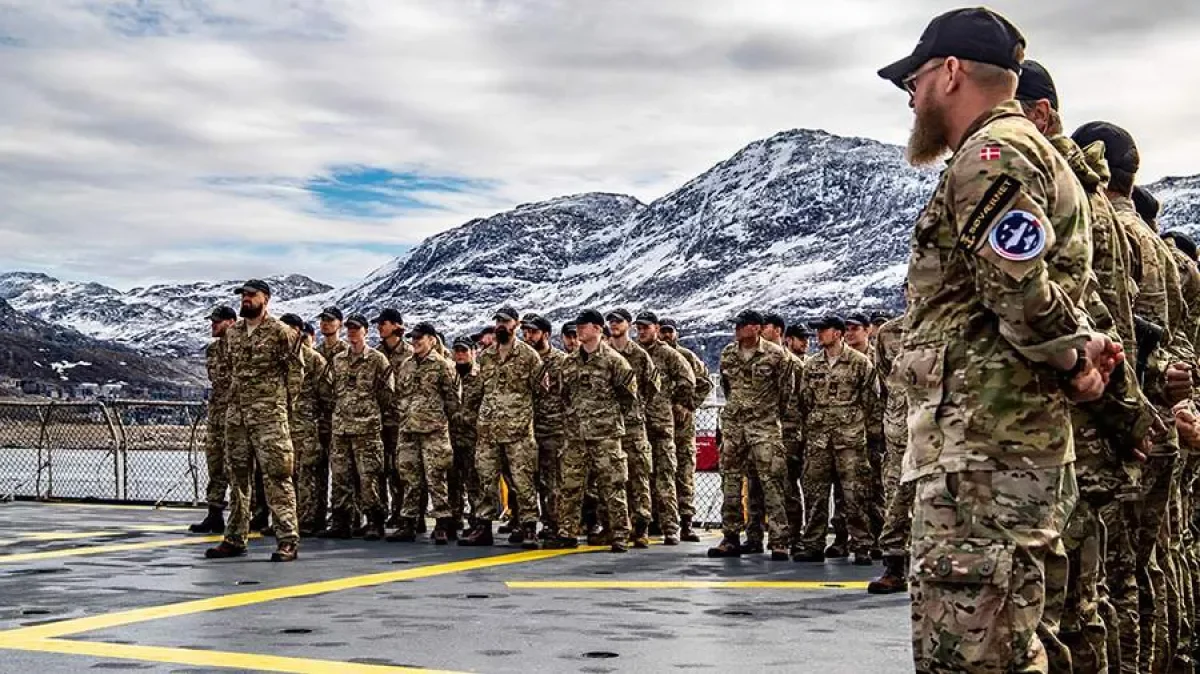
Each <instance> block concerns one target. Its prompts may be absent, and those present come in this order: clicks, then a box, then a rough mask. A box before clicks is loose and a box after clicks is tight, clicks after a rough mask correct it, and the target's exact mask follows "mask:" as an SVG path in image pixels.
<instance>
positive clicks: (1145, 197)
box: [1133, 185, 1162, 224]
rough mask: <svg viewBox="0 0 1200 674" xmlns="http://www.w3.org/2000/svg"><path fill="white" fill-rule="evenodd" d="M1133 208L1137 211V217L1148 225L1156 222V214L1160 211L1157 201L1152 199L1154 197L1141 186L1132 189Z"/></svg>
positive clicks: (1160, 207) (1160, 206)
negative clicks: (1140, 217)
mask: <svg viewBox="0 0 1200 674" xmlns="http://www.w3.org/2000/svg"><path fill="white" fill-rule="evenodd" d="M1133 207H1134V208H1135V209H1137V213H1138V215H1140V216H1142V219H1143V220H1145V221H1146V222H1148V223H1150V224H1154V223H1155V222H1156V221H1157V220H1158V212H1159V210H1160V209H1162V205H1161V204H1159V203H1158V199H1156V198H1154V195H1153V194H1151V193H1150V191H1149V190H1147V189H1146V188H1145V187H1142V186H1141V185H1138V186H1136V187H1134V188H1133Z"/></svg>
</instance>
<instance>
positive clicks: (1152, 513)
mask: <svg viewBox="0 0 1200 674" xmlns="http://www.w3.org/2000/svg"><path fill="white" fill-rule="evenodd" d="M1177 463H1178V454H1170V453H1167V452H1162V453H1157V454H1156V453H1152V454H1151V456H1150V457H1149V458H1148V459H1147V460H1146V463H1145V465H1144V466H1143V467H1142V500H1141V501H1140V502H1139V503H1138V504H1137V506H1136V514H1137V527H1136V530H1135V531H1134V532H1133V538H1134V550H1135V551H1136V553H1137V569H1138V593H1139V601H1138V605H1139V612H1140V614H1141V620H1140V624H1141V643H1140V646H1141V648H1140V650H1139V653H1138V671H1141V672H1159V671H1162V670H1161V669H1156V668H1155V667H1156V663H1157V665H1158V666H1160V667H1161V665H1162V663H1163V661H1164V658H1166V657H1167V652H1168V650H1169V645H1168V644H1169V639H1170V635H1169V634H1168V633H1167V630H1168V618H1169V614H1170V612H1171V607H1172V605H1173V604H1175V603H1176V602H1175V600H1174V599H1173V598H1172V597H1171V593H1170V588H1169V586H1168V583H1167V574H1166V571H1165V570H1164V566H1166V565H1167V556H1168V550H1167V549H1166V548H1165V547H1163V546H1160V545H1159V533H1160V531H1161V530H1162V529H1163V528H1164V527H1165V526H1166V521H1167V517H1168V512H1169V509H1170V502H1171V491H1172V488H1171V487H1172V484H1171V483H1172V478H1173V475H1174V473H1175V466H1176V465H1177Z"/></svg>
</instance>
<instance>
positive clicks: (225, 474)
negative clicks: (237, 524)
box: [204, 411, 229, 509]
mask: <svg viewBox="0 0 1200 674" xmlns="http://www.w3.org/2000/svg"><path fill="white" fill-rule="evenodd" d="M224 417H225V412H224V411H217V412H210V413H209V415H208V434H207V435H206V436H205V438H204V462H205V464H207V466H208V487H207V488H205V490H204V494H205V501H207V502H208V505H209V507H210V508H221V509H224V508H225V504H226V501H225V492H227V491H229V471H228V470H227V469H226V467H225V418H224Z"/></svg>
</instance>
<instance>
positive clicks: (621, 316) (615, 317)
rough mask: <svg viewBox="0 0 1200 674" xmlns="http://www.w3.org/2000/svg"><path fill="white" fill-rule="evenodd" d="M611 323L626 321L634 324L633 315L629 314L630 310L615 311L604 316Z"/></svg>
mask: <svg viewBox="0 0 1200 674" xmlns="http://www.w3.org/2000/svg"><path fill="white" fill-rule="evenodd" d="M604 318H605V319H607V320H610V321H625V322H626V323H632V322H633V314H631V313H629V310H628V309H613V310H612V311H610V312H608V314H606V315H605V316H604Z"/></svg>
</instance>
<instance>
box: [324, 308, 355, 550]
mask: <svg viewBox="0 0 1200 674" xmlns="http://www.w3.org/2000/svg"><path fill="white" fill-rule="evenodd" d="M317 318H318V320H319V326H320V332H321V340H320V343H319V344H317V346H316V349H317V353H319V354H321V357H322V358H324V359H325V363H326V364H327V365H331V364H332V363H333V357H334V356H336V355H338V354H339V353H342V352H343V351H345V350H346V348H347V347H346V342H344V341H342V339H341V336H340V335H341V332H342V318H343V315H342V310H341V309H338V308H337V307H325V308H324V309H322V310H321V313H320V314H319V315H318V316H317ZM333 403H334V401H333V397H332V396H329V397H328V398H327V399H324V400H322V401H321V402H320V404H319V405H318V410H319V412H320V415H321V416H320V417H319V419H318V423H317V440H318V441H319V445H320V448H321V455H320V456H318V457H316V458H315V459H314V460H313V465H315V466H316V468H317V473H316V484H317V502H316V511H315V513H314V514H313V522H316V523H317V526H318V527H319V528H321V529H323V530H324V531H322V532H321V533H326V532H327V531H328V530H327V529H325V523H326V520H327V516H328V513H329V450H330V447H331V446H332V445H333ZM355 512H356V513H357V512H358V510H357V506H355ZM354 519H355V520H356V521H357V520H358V515H357V514H356V515H354ZM355 526H357V524H356V525H355ZM317 535H318V536H320V533H318V534H317Z"/></svg>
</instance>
